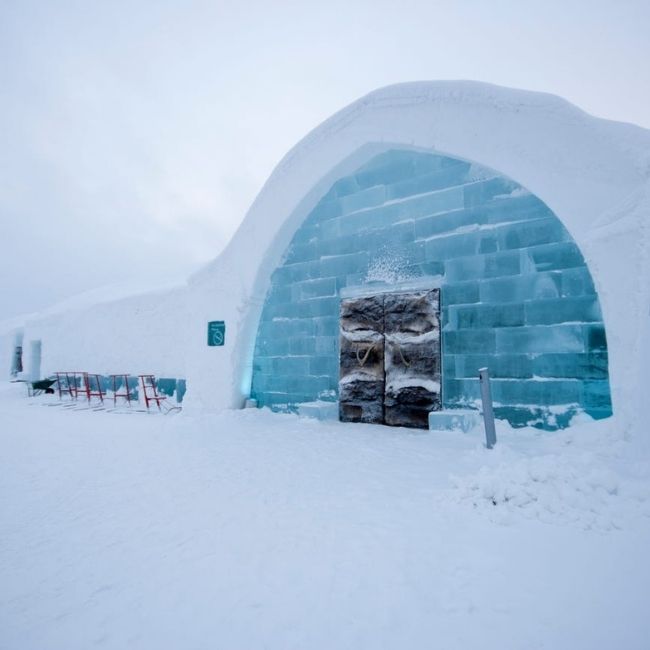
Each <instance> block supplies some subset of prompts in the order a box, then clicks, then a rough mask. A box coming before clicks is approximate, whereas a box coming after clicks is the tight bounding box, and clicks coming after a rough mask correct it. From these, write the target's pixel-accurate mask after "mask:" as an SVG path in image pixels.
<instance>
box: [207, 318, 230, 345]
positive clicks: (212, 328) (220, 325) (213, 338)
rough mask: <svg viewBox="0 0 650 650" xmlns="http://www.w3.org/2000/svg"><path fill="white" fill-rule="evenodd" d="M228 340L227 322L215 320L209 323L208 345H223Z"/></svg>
mask: <svg viewBox="0 0 650 650" xmlns="http://www.w3.org/2000/svg"><path fill="white" fill-rule="evenodd" d="M225 341H226V322H225V321H222V320H213V321H210V322H209V323H208V345H209V346H211V347H212V346H217V345H223V344H224V343H225Z"/></svg>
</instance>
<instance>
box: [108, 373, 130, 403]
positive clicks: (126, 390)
mask: <svg viewBox="0 0 650 650" xmlns="http://www.w3.org/2000/svg"><path fill="white" fill-rule="evenodd" d="M109 376H110V379H111V387H112V390H113V406H115V405H116V404H117V398H118V397H124V398H126V402H127V404H128V405H129V406H131V391H130V390H129V375H128V374H121V375H109ZM118 379H121V380H122V385H123V387H124V392H122V393H118V389H117V381H118Z"/></svg>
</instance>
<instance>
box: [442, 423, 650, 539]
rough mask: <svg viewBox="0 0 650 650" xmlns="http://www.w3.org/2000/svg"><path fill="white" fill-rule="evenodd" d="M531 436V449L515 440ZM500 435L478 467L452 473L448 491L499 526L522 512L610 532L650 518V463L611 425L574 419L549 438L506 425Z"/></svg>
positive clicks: (544, 518)
mask: <svg viewBox="0 0 650 650" xmlns="http://www.w3.org/2000/svg"><path fill="white" fill-rule="evenodd" d="M526 435H529V436H531V437H532V438H533V439H534V443H533V446H532V448H531V447H530V446H527V445H524V446H522V445H521V444H517V442H518V441H517V440H516V438H515V436H518V437H521V436H526ZM499 437H500V439H501V443H500V444H498V445H497V446H496V448H495V449H494V450H493V453H491V454H489V455H488V456H485V455H484V454H482V453H481V454H480V455H481V457H482V458H483V462H484V464H483V465H482V466H481V467H480V469H479V470H478V471H477V472H476V473H474V474H471V475H467V476H460V477H459V476H455V477H452V483H453V490H452V491H451V492H450V493H449V494H448V495H446V497H449V498H451V499H453V500H454V501H455V502H457V503H458V504H459V505H461V506H469V507H471V508H473V509H475V510H476V511H477V512H479V513H480V514H481V515H483V516H486V517H488V518H489V519H490V520H491V521H494V522H498V523H502V524H508V523H511V522H512V521H513V520H516V519H517V518H518V517H524V518H528V519H538V520H540V521H542V522H544V523H549V524H560V525H562V524H570V525H576V526H579V527H581V528H584V529H586V530H588V529H595V530H600V531H610V530H615V529H619V530H620V529H623V528H625V527H626V526H628V525H629V524H630V522H633V521H635V520H637V519H638V518H639V517H648V518H650V481H648V477H649V476H650V462H648V461H647V460H646V461H641V460H639V459H638V458H637V456H636V451H635V450H634V449H635V448H634V447H633V446H632V445H631V444H630V443H627V442H625V441H624V439H623V437H622V436H621V435H620V433H618V432H617V431H616V430H614V429H612V427H611V425H610V424H609V423H604V422H593V423H590V424H583V425H574V427H573V428H572V429H570V430H569V431H564V432H558V433H557V434H556V435H553V436H548V437H544V438H541V437H540V436H539V432H534V431H532V430H529V431H525V430H521V429H520V430H518V431H517V432H514V431H512V430H508V427H507V425H505V424H503V423H502V424H501V426H500V433H499ZM504 438H505V439H506V440H503V439H504ZM506 441H509V442H510V444H508V442H506Z"/></svg>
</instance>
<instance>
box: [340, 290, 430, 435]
mask: <svg viewBox="0 0 650 650" xmlns="http://www.w3.org/2000/svg"><path fill="white" fill-rule="evenodd" d="M340 350H341V355H340V374H339V415H340V419H341V420H342V421H344V422H374V423H379V424H388V425H392V426H405V427H415V428H427V427H428V414H429V411H436V410H440V408H441V393H440V378H441V377H440V367H441V363H440V290H439V289H430V290H425V291H411V292H402V293H384V294H378V295H374V296H365V297H361V298H346V299H343V300H341V328H340Z"/></svg>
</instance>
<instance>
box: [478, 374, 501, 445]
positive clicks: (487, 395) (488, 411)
mask: <svg viewBox="0 0 650 650" xmlns="http://www.w3.org/2000/svg"><path fill="white" fill-rule="evenodd" d="M478 377H479V380H480V382H481V401H482V402H483V421H484V422H485V441H486V444H487V448H488V449H492V447H494V445H496V443H497V434H496V431H495V429H494V410H493V409H492V391H491V390H490V373H489V372H488V369H487V368H479V370H478Z"/></svg>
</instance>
